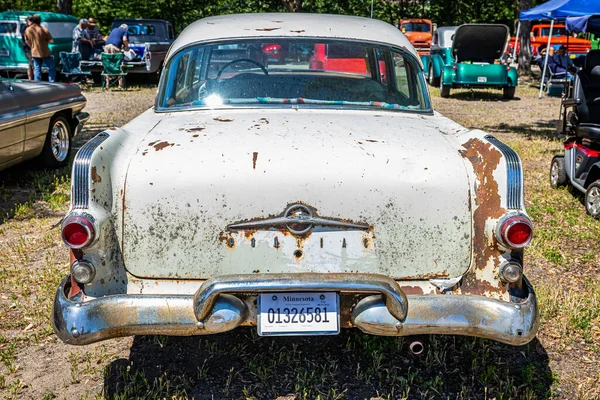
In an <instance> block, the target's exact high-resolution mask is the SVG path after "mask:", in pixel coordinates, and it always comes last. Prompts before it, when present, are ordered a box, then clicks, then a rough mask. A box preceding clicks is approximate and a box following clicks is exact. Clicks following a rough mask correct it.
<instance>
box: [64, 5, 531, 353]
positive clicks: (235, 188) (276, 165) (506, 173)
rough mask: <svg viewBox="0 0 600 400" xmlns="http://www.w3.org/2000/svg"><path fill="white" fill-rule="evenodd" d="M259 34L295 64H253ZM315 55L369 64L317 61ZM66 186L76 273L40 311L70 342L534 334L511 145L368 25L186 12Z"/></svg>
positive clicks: (525, 235) (520, 339)
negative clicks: (198, 16) (49, 308)
mask: <svg viewBox="0 0 600 400" xmlns="http://www.w3.org/2000/svg"><path fill="white" fill-rule="evenodd" d="M268 43H278V44H280V45H281V46H283V47H284V48H286V49H287V50H288V57H289V58H286V60H285V62H284V63H281V64H279V63H278V64H271V65H264V64H263V63H261V61H260V58H259V57H263V55H262V54H261V49H262V47H263V45H264V44H268ZM323 48H329V51H330V52H329V53H328V54H329V55H331V50H334V51H333V52H334V53H335V55H344V56H346V58H345V59H350V60H353V59H354V58H356V59H358V56H359V55H360V56H361V57H362V58H361V60H363V62H364V63H365V64H366V65H368V66H369V68H368V70H367V71H363V69H362V68H358V67H356V70H355V71H354V70H351V69H350V68H347V67H345V66H343V67H341V66H340V65H339V64H335V63H333V64H331V65H328V64H327V62H328V61H327V60H325V61H323V53H322V52H321V51H324V49H323ZM293 49H297V50H293ZM306 49H312V51H313V52H317V53H319V54H313V57H304V56H300V55H301V54H303V53H304V51H305V50H306ZM294 51H297V52H298V53H297V54H294V53H293V52H294ZM213 55H215V56H216V65H214V66H213ZM236 57H237V58H236ZM253 57H255V58H253ZM315 58H317V59H318V60H316V61H315ZM226 59H229V61H227V62H225V61H224V60H226ZM298 60H300V61H298ZM315 62H322V65H320V66H319V68H318V69H317V68H312V69H311V68H310V66H311V65H312V64H314V63H315ZM380 65H385V66H386V68H385V71H384V73H382V71H381V68H380ZM340 69H341V70H340ZM72 182H73V187H72V190H73V197H72V203H71V204H72V206H71V209H70V211H69V213H68V214H67V215H66V216H65V218H64V219H63V222H62V226H61V229H62V238H63V241H64V242H65V243H66V245H67V246H68V247H69V248H70V254H71V258H70V265H71V267H70V271H71V272H70V274H69V275H68V276H66V277H65V278H64V279H63V281H62V282H61V283H60V286H59V287H58V290H57V292H56V297H55V301H54V312H53V324H54V329H55V331H56V333H57V335H58V337H59V338H61V339H62V340H63V341H65V342H67V343H70V344H80V345H81V344H88V343H93V342H97V341H100V340H104V339H108V338H112V337H117V336H127V335H139V334H163V335H205V334H214V333H221V332H225V331H229V330H232V329H235V328H236V327H238V326H254V327H256V329H257V331H258V334H260V335H263V336H269V335H324V334H337V333H339V331H340V329H341V328H351V327H355V328H359V329H361V330H362V331H363V332H365V333H370V334H376V335H387V336H404V335H415V334H453V335H456V334H458V335H469V336H479V337H485V338H489V339H494V340H498V341H500V342H504V343H509V344H512V345H521V344H525V343H527V342H529V341H530V340H532V339H533V338H534V336H535V334H536V330H537V326H538V313H537V303H536V297H535V294H534V291H533V289H532V287H531V285H530V284H529V282H528V281H527V279H526V278H525V277H524V275H523V248H524V247H525V246H526V245H527V244H528V243H529V241H530V240H531V236H532V233H533V231H532V226H531V221H530V219H529V217H528V216H527V214H526V211H525V208H524V201H523V174H522V168H521V163H520V161H519V157H518V156H517V154H516V153H515V152H514V151H513V150H512V149H510V148H509V147H508V146H507V145H505V144H504V143H502V142H501V141H499V140H498V139H496V138H495V137H493V136H491V135H489V134H487V133H485V132H482V131H480V130H470V129H466V128H464V127H462V126H460V125H458V124H456V123H455V122H453V121H451V120H449V119H448V118H445V117H444V116H442V115H440V114H439V113H434V111H433V108H432V105H431V99H430V97H429V93H428V90H427V86H426V83H425V80H424V75H423V70H422V66H421V61H420V59H419V56H418V54H417V53H416V51H415V50H414V48H413V47H412V46H411V44H410V42H409V41H408V40H407V39H406V37H405V36H404V35H403V34H402V33H401V32H400V31H399V30H398V29H396V28H395V27H393V26H392V25H389V24H386V23H384V22H381V21H377V20H374V19H366V18H359V17H350V16H340V15H323V14H303V13H286V14H267V13H265V14H242V15H223V16H218V17H211V18H206V19H202V20H200V21H197V22H195V23H193V24H191V25H190V26H188V27H187V28H186V29H185V30H184V31H183V32H182V33H181V35H180V36H179V37H178V38H177V40H176V41H175V42H174V43H173V46H172V47H171V49H170V50H169V53H168V54H167V58H166V64H165V70H164V72H163V75H162V77H161V81H160V84H159V88H158V92H157V96H156V102H155V107H153V108H151V109H149V110H148V111H146V112H144V113H143V114H141V115H140V116H139V117H137V118H135V119H134V120H132V121H131V122H130V123H128V124H127V125H125V126H123V127H122V128H114V129H110V130H107V131H105V132H102V133H100V134H99V135H98V136H96V137H95V138H94V139H92V140H91V141H90V142H88V143H87V144H85V145H84V146H83V147H82V148H81V150H80V151H79V153H78V154H77V156H76V158H75V163H74V169H73V181H72Z"/></svg>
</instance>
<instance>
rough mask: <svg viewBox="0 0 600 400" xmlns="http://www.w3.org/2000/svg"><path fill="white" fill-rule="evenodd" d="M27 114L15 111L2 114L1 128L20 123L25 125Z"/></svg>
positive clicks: (0, 118)
mask: <svg viewBox="0 0 600 400" xmlns="http://www.w3.org/2000/svg"><path fill="white" fill-rule="evenodd" d="M26 122H27V114H26V113H25V112H22V111H21V112H15V113H11V114H5V115H2V116H0V130H4V129H9V128H12V127H15V126H18V125H25V123H26Z"/></svg>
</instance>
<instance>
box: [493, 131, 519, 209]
mask: <svg viewBox="0 0 600 400" xmlns="http://www.w3.org/2000/svg"><path fill="white" fill-rule="evenodd" d="M485 139H486V140H487V141H488V142H490V143H491V144H493V145H494V146H496V147H497V148H498V150H500V151H501V152H502V154H503V155H504V158H505V159H506V171H507V174H508V177H507V193H506V205H507V207H508V209H510V210H521V209H522V207H523V168H522V166H521V160H520V159H519V155H518V154H517V153H516V152H515V151H514V150H513V149H511V148H510V147H509V146H507V145H506V144H504V143H503V142H502V141H500V140H498V139H496V138H495V137H494V136H492V135H486V136H485Z"/></svg>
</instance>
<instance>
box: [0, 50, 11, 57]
mask: <svg viewBox="0 0 600 400" xmlns="http://www.w3.org/2000/svg"><path fill="white" fill-rule="evenodd" d="M8 56H10V51H8V50H5V49H0V57H8Z"/></svg>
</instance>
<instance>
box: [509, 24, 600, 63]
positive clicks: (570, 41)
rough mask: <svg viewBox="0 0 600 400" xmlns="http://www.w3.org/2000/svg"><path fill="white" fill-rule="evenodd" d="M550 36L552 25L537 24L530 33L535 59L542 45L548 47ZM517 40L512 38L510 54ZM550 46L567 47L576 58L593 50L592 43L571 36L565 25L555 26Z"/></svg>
mask: <svg viewBox="0 0 600 400" xmlns="http://www.w3.org/2000/svg"><path fill="white" fill-rule="evenodd" d="M549 35H550V24H547V23H544V24H535V25H533V26H532V28H531V33H530V38H529V41H530V46H531V54H532V56H533V57H537V56H539V50H538V49H539V48H540V46H541V45H544V46H543V47H546V46H547V45H548V36H549ZM515 42H516V38H515V37H511V38H510V41H509V43H508V50H507V51H508V52H510V53H512V52H513V49H514V47H515ZM519 44H520V43H517V51H519ZM550 46H553V47H555V48H558V47H559V46H565V47H566V48H567V52H568V53H569V54H570V55H571V56H572V57H573V58H576V57H578V56H581V55H585V54H587V52H588V51H590V50H591V49H592V42H591V41H590V40H588V39H584V38H578V37H575V36H573V35H571V34H570V33H569V32H568V31H567V28H566V27H565V25H564V24H554V27H553V28H552V37H551V38H550Z"/></svg>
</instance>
